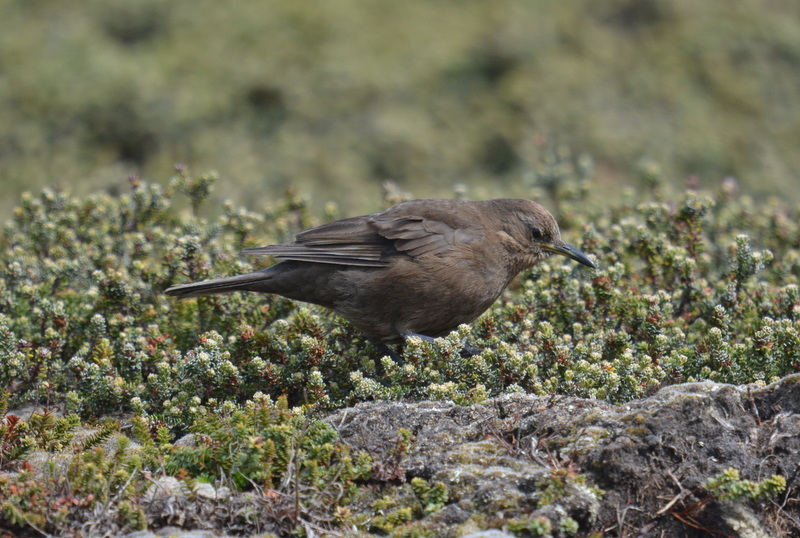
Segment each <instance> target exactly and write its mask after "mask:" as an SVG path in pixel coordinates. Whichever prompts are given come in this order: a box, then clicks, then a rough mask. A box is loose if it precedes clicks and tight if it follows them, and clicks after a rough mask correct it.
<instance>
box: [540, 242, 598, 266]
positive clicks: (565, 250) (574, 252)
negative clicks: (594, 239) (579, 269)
mask: <svg viewBox="0 0 800 538" xmlns="http://www.w3.org/2000/svg"><path fill="white" fill-rule="evenodd" d="M539 246H540V247H542V248H543V249H544V250H548V251H550V252H552V253H554V254H561V255H562V256H566V257H567V258H572V259H573V260H575V261H576V262H578V263H582V264H583V265H586V266H587V267H591V268H592V269H597V266H596V265H595V264H594V263H593V262H592V260H590V259H589V258H588V257H587V256H586V254H584V253H583V252H581V251H580V250H578V249H577V248H575V247H573V246H572V245H570V244H569V243H562V244H560V245H555V244H552V243H543V244H541V245H539Z"/></svg>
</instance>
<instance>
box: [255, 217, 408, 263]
mask: <svg viewBox="0 0 800 538" xmlns="http://www.w3.org/2000/svg"><path fill="white" fill-rule="evenodd" d="M370 219H371V216H367V217H353V218H349V219H342V220H337V221H336V222H331V223H329V224H323V225H322V226H317V227H316V228H311V229H310V230H306V231H304V232H300V233H299V234H297V237H295V241H294V243H287V244H284V245H269V246H266V247H258V248H248V249H246V250H244V251H243V254H256V255H265V256H275V257H276V258H282V259H284V260H296V261H304V262H316V263H331V264H336V265H357V266H362V267H383V266H385V265H386V264H388V263H389V260H388V257H389V256H391V253H392V251H393V250H394V249H393V247H392V242H391V241H390V240H389V239H387V238H385V237H382V236H381V235H380V234H379V233H378V232H377V231H376V230H375V228H374V227H373V226H372V225H371V220H370Z"/></svg>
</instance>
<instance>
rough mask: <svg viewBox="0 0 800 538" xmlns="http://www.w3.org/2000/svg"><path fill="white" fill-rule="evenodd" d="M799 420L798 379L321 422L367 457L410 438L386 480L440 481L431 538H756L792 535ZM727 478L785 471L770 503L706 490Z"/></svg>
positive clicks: (799, 513) (374, 409) (364, 409)
mask: <svg viewBox="0 0 800 538" xmlns="http://www.w3.org/2000/svg"><path fill="white" fill-rule="evenodd" d="M798 413H800V375H793V376H789V377H786V378H784V379H783V380H781V381H779V382H777V383H774V384H771V385H769V386H766V387H757V386H732V385H723V384H715V383H708V382H706V383H691V384H684V385H677V386H672V387H669V388H666V389H663V390H661V391H660V392H658V393H656V394H655V395H653V396H651V397H649V398H645V399H641V400H637V401H634V402H631V403H629V404H627V405H623V406H612V405H608V404H606V403H604V402H601V401H590V400H582V399H577V398H548V397H538V396H530V395H523V394H519V395H512V396H506V397H501V398H497V399H494V400H491V401H488V402H486V403H485V404H483V405H474V406H471V407H461V406H458V405H455V404H451V403H446V402H424V403H413V404H412V403H366V404H361V405H358V406H356V407H354V408H349V409H343V410H341V411H339V412H337V413H335V414H334V415H332V416H331V417H330V418H329V421H330V422H331V424H333V425H335V426H336V427H337V428H338V429H339V431H340V433H341V436H342V438H343V439H344V440H345V441H346V442H348V443H351V444H353V445H355V446H358V447H360V448H364V449H367V450H369V451H370V452H372V453H373V454H382V453H384V454H385V453H389V452H391V450H392V447H393V446H394V444H395V443H396V439H397V431H398V430H399V429H401V428H406V429H408V430H410V431H411V432H412V434H413V441H412V442H411V443H410V446H409V449H408V453H407V455H406V457H405V458H404V459H403V461H401V462H400V463H399V465H400V466H401V467H402V469H398V470H395V471H396V472H398V475H402V477H403V478H404V479H405V480H410V479H411V478H412V477H422V478H424V479H426V480H428V481H429V482H436V481H441V482H442V483H444V484H445V485H447V488H448V492H449V501H448V504H447V505H446V506H445V507H444V508H443V509H442V510H440V511H438V512H436V513H434V514H432V515H429V516H427V517H426V520H427V521H426V522H425V526H426V527H427V528H430V529H432V530H434V532H435V533H436V535H438V536H456V535H461V534H466V533H468V532H472V531H476V530H478V529H477V528H476V527H475V525H476V522H479V521H483V522H484V523H485V524H491V523H492V521H493V520H494V521H498V520H501V519H504V518H509V517H519V516H520V515H522V514H525V515H526V517H527V519H528V520H531V521H533V520H535V519H536V518H537V517H539V516H544V517H546V518H547V519H548V521H550V522H551V523H552V530H551V533H552V534H553V535H566V534H568V530H565V529H563V528H562V529H559V522H562V523H563V522H565V521H568V520H567V519H566V518H571V519H572V520H574V521H575V522H577V523H578V524H579V526H580V531H579V532H578V534H579V535H586V534H588V533H589V532H590V531H589V529H590V530H591V531H594V532H598V533H600V535H603V536H672V537H677V536H754V537H755V536H798V535H800V503H799V502H798V499H797V480H796V478H797V474H798V468H799V467H798V466H799V465H800V414H798ZM728 468H735V469H737V470H738V471H739V475H740V477H741V479H742V480H744V479H749V480H751V481H755V482H758V481H761V480H764V479H765V478H769V477H770V476H772V475H774V474H778V475H782V476H783V477H784V478H786V482H787V487H786V489H785V490H784V491H783V492H782V493H781V494H778V495H776V496H774V497H772V498H770V499H766V500H757V499H756V500H752V499H747V498H742V497H740V498H735V497H733V496H726V495H724V494H720V492H719V491H712V490H710V489H707V488H705V487H703V486H704V485H705V484H706V482H707V480H708V479H709V478H710V477H713V476H716V475H719V473H721V472H723V471H724V470H726V469H728ZM400 471H402V472H400ZM581 475H584V476H585V480H584V479H583V478H582V477H581ZM592 486H596V488H600V489H601V490H602V491H603V493H602V494H600V493H599V492H598V491H597V489H596V488H593V487H592ZM476 513H481V514H483V515H484V517H483V518H476V517H475V514H476ZM540 521H541V519H540Z"/></svg>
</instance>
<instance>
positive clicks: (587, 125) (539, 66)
mask: <svg viewBox="0 0 800 538" xmlns="http://www.w3.org/2000/svg"><path fill="white" fill-rule="evenodd" d="M799 35H800V24H799V23H798V16H797V10H796V7H795V6H794V4H793V3H792V2H774V3H772V4H771V5H770V6H769V9H764V5H763V3H762V2H759V1H757V0H740V1H738V2H737V3H736V5H735V6H731V5H730V3H729V2H724V1H712V2H703V3H702V4H698V3H697V2H693V1H691V0H663V1H653V0H610V1H606V2H592V1H591V0H580V1H576V2H543V1H525V2H521V1H514V0H503V1H500V2H491V3H486V2H460V1H457V0H449V1H440V2H424V1H412V2H394V3H391V5H387V4H386V2H382V1H379V0H378V1H376V0H343V1H340V2H336V3H329V2H321V1H318V0H317V1H313V0H311V1H304V2H295V1H292V0H272V1H269V2H249V1H247V0H232V1H229V2H225V3H220V2H213V1H209V0H173V1H165V0H138V1H136V2H130V1H127V0H85V1H84V2H82V3H81V5H80V7H79V8H76V6H74V5H71V4H69V3H65V2H59V1H57V0H30V1H24V0H15V1H9V2H5V3H4V5H3V17H2V18H0V73H1V74H0V117H2V118H3V122H2V123H0V148H2V149H0V181H2V183H3V186H4V196H3V199H2V201H0V204H2V205H0V214H7V213H8V211H10V209H11V208H12V207H13V205H14V204H15V200H16V199H17V198H18V195H19V193H20V192H21V191H22V190H28V189H31V188H34V189H38V188H39V187H43V186H47V185H53V184H61V185H65V186H70V188H74V189H76V190H77V192H76V194H79V195H85V194H87V193H88V192H91V191H94V190H96V189H97V188H99V187H107V188H112V189H116V190H119V189H120V187H119V185H120V183H121V180H122V178H125V177H127V176H128V175H129V174H130V173H131V172H134V171H135V172H137V173H139V174H140V175H141V176H142V177H145V178H149V179H158V178H163V177H165V176H166V175H168V174H169V173H170V172H169V170H170V169H171V166H172V164H173V163H174V162H187V163H189V164H190V165H191V166H192V167H194V168H196V169H207V168H211V167H214V168H216V169H218V170H220V173H221V175H222V176H223V177H224V178H225V189H224V192H220V193H219V199H226V198H231V199H233V200H234V201H235V202H237V203H240V204H241V203H244V202H245V201H247V205H248V206H249V207H250V208H251V209H255V208H257V207H261V206H263V205H266V204H267V203H268V201H270V200H274V199H275V198H277V197H279V196H280V193H281V192H282V190H283V189H284V188H285V187H287V186H289V185H295V186H297V187H298V188H299V189H300V190H301V191H302V192H305V193H309V192H314V193H315V196H314V201H315V203H317V204H321V203H323V202H324V201H325V200H329V199H338V200H339V201H340V202H341V203H342V204H346V205H343V209H344V212H345V213H347V214H354V213H359V212H363V211H365V210H367V209H370V208H372V207H374V199H375V197H376V196H378V193H379V185H380V183H381V182H382V181H384V180H385V179H390V180H393V181H396V182H398V183H399V184H401V185H403V186H404V188H408V189H411V190H413V192H415V193H416V194H417V195H418V196H422V197H425V196H430V195H445V194H449V193H450V192H451V189H452V187H453V186H454V185H455V184H464V185H467V186H468V188H469V190H470V193H471V196H473V197H474V198H488V197H493V196H497V195H523V194H524V195H526V196H527V195H528V192H529V191H528V189H529V187H530V185H531V183H540V184H542V183H543V184H544V185H543V186H546V182H547V178H548V177H549V176H550V173H551V171H552V170H550V169H549V168H547V167H544V168H542V167H541V166H540V163H541V162H542V160H543V157H550V156H552V155H553V154H554V153H557V150H558V149H559V148H560V147H561V146H562V145H566V146H569V147H574V148H580V149H581V151H585V152H587V153H588V154H591V155H592V156H593V157H594V158H595V159H596V161H597V162H596V168H597V171H598V175H597V178H598V180H599V182H600V184H601V185H602V186H603V189H604V192H608V191H609V190H611V192H614V193H619V191H620V190H619V188H618V186H619V185H620V184H639V183H641V182H642V180H641V179H640V178H639V177H638V176H637V163H640V164H641V166H642V167H644V168H647V167H649V166H650V165H651V163H652V162H653V161H655V162H659V163H661V164H662V166H664V168H665V169H664V172H665V173H666V174H667V176H668V177H670V178H677V180H678V181H679V182H681V183H682V181H683V178H685V177H687V176H691V175H697V176H698V177H699V180H700V182H701V184H702V185H704V186H705V187H710V186H712V185H714V184H716V183H717V182H719V181H720V180H721V178H722V177H724V176H726V175H732V176H734V177H736V178H737V180H738V181H739V182H740V183H741V184H742V185H743V186H745V187H746V188H747V190H748V191H750V192H758V193H759V194H768V195H769V194H774V193H781V196H788V197H790V199H792V200H793V201H794V202H797V201H798V194H797V189H796V188H795V185H796V178H797V176H798V171H800V154H798V152H797V151H796V145H797V144H796V141H797V140H798V137H800V123H799V122H798V121H797V114H796V103H797V102H800V39H798V36H799ZM73 186H74V187H73ZM342 192H347V196H346V197H345V196H342V195H341V193H342Z"/></svg>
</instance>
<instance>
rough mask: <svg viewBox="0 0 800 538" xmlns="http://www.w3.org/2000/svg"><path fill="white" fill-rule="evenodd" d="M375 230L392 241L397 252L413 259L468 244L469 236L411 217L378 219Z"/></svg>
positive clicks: (428, 219) (439, 224) (448, 225)
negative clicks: (460, 243) (462, 243)
mask: <svg viewBox="0 0 800 538" xmlns="http://www.w3.org/2000/svg"><path fill="white" fill-rule="evenodd" d="M375 227H376V228H377V230H378V232H379V233H380V234H381V235H382V236H383V237H385V238H387V239H391V240H393V241H394V248H395V249H397V251H399V252H403V253H405V254H407V255H409V256H411V257H413V258H417V257H419V256H424V255H433V256H436V255H440V254H443V253H445V252H446V251H448V250H450V249H452V248H453V247H454V246H455V245H456V243H459V242H468V240H469V234H468V233H467V232H466V231H465V230H463V229H461V228H457V227H454V226H451V225H450V224H447V223H445V222H442V221H441V220H435V219H432V218H425V217H419V216H414V215H406V216H400V217H394V218H387V219H377V220H376V222H375Z"/></svg>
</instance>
